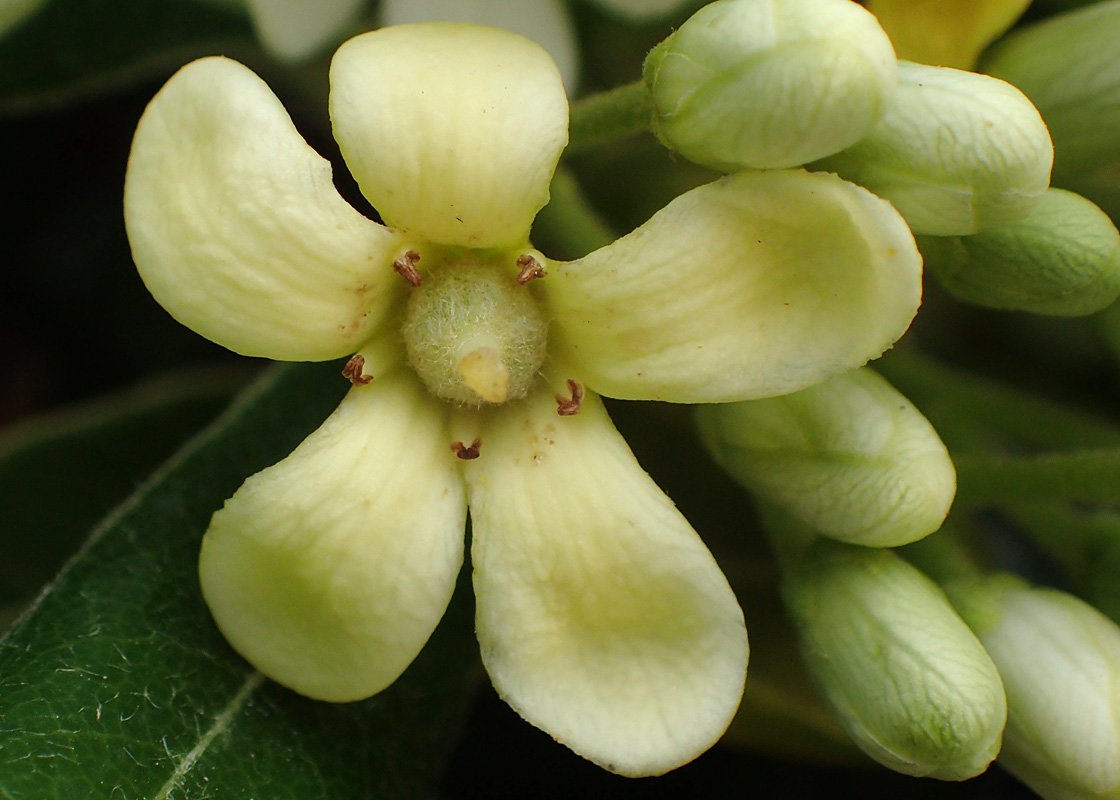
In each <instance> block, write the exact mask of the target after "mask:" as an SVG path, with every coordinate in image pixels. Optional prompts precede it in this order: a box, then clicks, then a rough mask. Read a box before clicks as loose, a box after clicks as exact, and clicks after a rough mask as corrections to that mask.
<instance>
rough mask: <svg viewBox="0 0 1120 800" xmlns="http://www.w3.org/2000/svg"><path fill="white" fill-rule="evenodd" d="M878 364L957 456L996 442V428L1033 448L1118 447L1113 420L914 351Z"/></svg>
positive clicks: (1119, 439)
mask: <svg viewBox="0 0 1120 800" xmlns="http://www.w3.org/2000/svg"><path fill="white" fill-rule="evenodd" d="M874 367H875V369H876V370H877V371H879V372H881V373H882V374H883V376H884V377H885V378H887V380H889V381H891V383H893V384H894V385H895V387H896V388H897V389H898V390H899V391H900V392H902V393H903V394H905V395H906V396H907V397H909V398H910V399H911V400H912V401H913V402H914V404H915V405H917V406H918V407H919V408H920V409H921V410H922V413H923V414H925V415H926V416H927V417H928V418H929V420H930V422H932V423H933V425H934V427H935V428H937V430H938V433H940V434H941V435H942V437H943V438H944V440H945V442H946V443H947V444H948V445H949V446H950V448H951V449H952V450H954V451H956V452H954V458H955V459H957V458H960V457H961V456H959V455H958V452H959V451H965V450H969V451H975V450H976V449H978V447H982V446H983V444H985V443H986V444H993V442H991V441H990V439H991V437H990V435H986V434H988V432H989V431H993V430H994V431H998V432H1000V433H1003V434H1005V435H1009V436H1011V437H1013V438H1015V439H1016V440H1017V441H1018V442H1019V443H1020V444H1022V445H1027V446H1032V447H1040V448H1053V449H1061V450H1069V449H1071V448H1086V449H1088V448H1101V447H1120V427H1118V426H1117V425H1116V424H1115V423H1112V422H1109V421H1106V420H1103V419H1099V418H1097V417H1094V416H1091V415H1089V414H1085V413H1082V412H1080V411H1076V410H1073V409H1071V408H1068V407H1067V406H1063V405H1059V404H1058V403H1054V402H1052V401H1049V400H1044V399H1042V398H1040V397H1036V396H1035V395H1032V394H1029V393H1027V392H1023V391H1019V390H1017V389H1012V388H1010V387H1008V386H1004V385H1002V384H999V383H996V382H995V381H991V380H989V379H987V378H984V377H981V376H978V375H975V374H973V373H969V372H965V371H963V370H957V369H953V368H950V367H946V366H944V365H943V364H940V363H938V362H937V361H935V360H933V359H931V358H929V357H927V356H923V355H921V354H919V353H917V352H915V351H914V350H912V349H910V350H895V351H893V352H892V353H890V355H888V356H887V357H885V358H884V359H883V360H881V361H878V362H876V363H875V364H874ZM985 439H988V440H989V441H988V442H984V440H985Z"/></svg>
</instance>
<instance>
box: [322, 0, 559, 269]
mask: <svg viewBox="0 0 1120 800" xmlns="http://www.w3.org/2000/svg"><path fill="white" fill-rule="evenodd" d="M330 107H331V121H332V123H333V124H334V134H335V138H336V139H337V140H338V143H339V145H340V146H341V148H342V153H343V156H344V157H345V158H346V163H347V164H348V165H349V166H350V169H351V171H352V172H353V173H354V176H355V177H356V178H357V180H358V185H359V186H360V187H361V189H362V192H363V193H364V194H365V196H366V197H367V198H369V200H370V202H371V203H373V205H374V207H376V208H377V210H378V211H379V212H380V213H381V215H382V218H383V219H384V220H385V222H386V223H387V224H389V225H393V226H394V227H397V228H403V229H405V230H409V231H411V232H413V233H415V234H416V235H418V236H420V237H423V238H425V239H428V240H431V241H433V242H438V243H440V244H449V245H458V246H465V247H476V248H491V247H517V246H521V245H524V244H525V242H526V241H527V240H528V236H529V226H530V225H531V224H532V221H533V217H535V216H536V213H537V211H539V210H540V209H541V207H542V206H544V204H545V203H547V202H548V184H549V181H550V180H551V178H552V172H553V170H554V169H555V168H556V162H557V160H558V159H559V157H560V151H561V150H563V149H564V145H565V144H567V141H568V138H567V137H568V134H567V128H568V101H567V99H566V97H565V95H564V86H563V83H562V82H561V79H560V74H559V72H557V70H556V65H555V64H553V63H552V60H551V59H550V58H549V57H548V54H547V53H546V52H545V51H544V50H543V49H541V47H540V46H539V45H537V44H534V43H533V42H530V41H529V40H528V39H524V38H522V37H520V36H518V35H516V34H513V33H509V32H508V31H503V30H498V29H497V28H483V27H480V26H476V25H470V24H466V23H452V22H432V23H427V24H423V25H400V26H397V27H393V28H383V29H381V30H378V31H372V32H370V33H365V34H362V35H361V36H357V37H355V38H353V39H351V40H350V41H348V42H347V43H346V44H344V45H342V47H341V48H339V50H338V52H337V53H336V54H335V57H334V61H333V62H332V63H331V97H330Z"/></svg>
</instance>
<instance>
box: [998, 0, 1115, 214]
mask: <svg viewBox="0 0 1120 800" xmlns="http://www.w3.org/2000/svg"><path fill="white" fill-rule="evenodd" d="M1118 42H1120V3H1117V2H1109V3H1096V4H1094V5H1091V6H1088V7H1087V8H1083V9H1078V10H1076V11H1071V12H1069V13H1066V14H1059V15H1057V16H1054V17H1050V18H1049V19H1047V20H1046V21H1044V22H1040V23H1038V24H1035V25H1031V26H1028V27H1025V28H1022V29H1020V30H1017V31H1015V32H1013V33H1011V34H1009V35H1008V36H1006V37H1004V38H1003V39H1002V40H1000V41H999V42H997V43H996V44H995V45H994V46H993V47H992V48H991V50H990V51H989V52H987V53H985V55H984V60H983V61H982V62H981V65H980V66H981V68H982V69H983V70H984V71H985V72H988V73H990V74H992V75H994V76H996V77H997V78H1002V79H1003V80H1005V81H1008V82H1009V83H1013V84H1015V85H1016V86H1017V87H1019V88H1020V89H1022V90H1023V93H1024V94H1026V95H1027V97H1029V98H1030V99H1031V102H1033V103H1034V104H1035V106H1037V107H1038V110H1039V111H1040V112H1042V116H1043V118H1045V120H1046V124H1047V125H1048V126H1050V135H1051V136H1052V137H1053V139H1054V144H1055V149H1054V181H1055V183H1057V184H1059V185H1061V186H1066V187H1067V188H1071V189H1076V190H1078V191H1083V190H1082V188H1081V186H1080V185H1079V181H1080V180H1082V179H1086V178H1089V177H1091V176H1093V175H1096V174H1102V173H1105V172H1109V171H1111V174H1112V181H1113V185H1114V186H1115V184H1116V171H1117V169H1118V168H1120V135H1118V134H1117V131H1120V47H1118V46H1117V43H1118ZM1118 194H1120V192H1118ZM1089 196H1090V197H1093V195H1092V194H1089ZM1094 199H1095V198H1094Z"/></svg>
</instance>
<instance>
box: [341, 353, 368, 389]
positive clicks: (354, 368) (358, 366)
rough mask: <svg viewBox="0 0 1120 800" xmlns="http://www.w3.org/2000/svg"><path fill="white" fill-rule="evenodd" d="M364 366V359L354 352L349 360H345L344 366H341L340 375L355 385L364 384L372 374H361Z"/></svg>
mask: <svg viewBox="0 0 1120 800" xmlns="http://www.w3.org/2000/svg"><path fill="white" fill-rule="evenodd" d="M365 368H366V360H365V359H364V358H362V357H361V356H360V355H358V354H357V353H355V354H354V355H352V356H350V360H349V361H347V362H346V366H345V367H343V368H342V377H344V378H346V380H348V381H350V383H352V384H354V385H355V386H365V385H366V384H367V383H369V382H370V381H372V380H373V376H372V375H363V374H362V371H363V370H364V369H365Z"/></svg>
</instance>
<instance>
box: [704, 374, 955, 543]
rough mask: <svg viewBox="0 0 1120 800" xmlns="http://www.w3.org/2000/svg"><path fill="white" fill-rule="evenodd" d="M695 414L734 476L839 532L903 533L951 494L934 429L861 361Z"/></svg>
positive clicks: (899, 536)
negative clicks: (802, 385) (789, 390)
mask: <svg viewBox="0 0 1120 800" xmlns="http://www.w3.org/2000/svg"><path fill="white" fill-rule="evenodd" d="M697 419H698V421H699V425H700V430H701V435H702V437H703V440H704V443H705V445H706V446H707V447H708V450H709V452H711V453H712V455H713V456H714V457H715V459H716V460H717V461H718V462H719V463H720V464H721V465H722V466H723V467H724V468H725V469H726V470H727V471H728V472H729V473H730V474H731V475H732V476H733V477H734V478H736V479H737V480H739V481H740V482H742V483H743V484H744V485H745V486H747V487H748V488H749V489H751V490H752V491H754V492H757V493H758V494H759V495H761V496H762V497H764V498H766V499H767V500H769V501H770V502H773V503H776V504H778V505H779V506H781V507H782V508H784V509H785V510H786V511H787V512H788V513H789V514H791V515H793V516H794V517H796V518H797V519H799V520H801V521H802V522H804V523H806V524H808V525H810V526H812V527H813V528H814V529H816V530H817V531H819V532H820V533H823V534H824V535H826V536H829V537H831V538H834V539H838V540H840V541H844V542H849V543H852V544H861V545H869V546H876V547H885V546H895V545H900V544H906V543H907V542H912V541H914V540H916V539H920V538H921V537H923V536H925V535H926V534H929V533H932V532H933V531H935V530H937V529H938V527H940V525H941V522H942V521H943V520H944V519H945V515H946V514H947V513H948V512H949V506H950V505H951V504H952V502H953V495H954V493H955V491H956V473H955V471H954V469H953V464H952V462H951V461H950V460H949V454H948V452H947V451H946V450H945V445H944V444H942V443H941V439H940V438H938V436H937V432H936V431H934V429H933V427H932V426H931V425H930V424H929V422H928V421H927V420H926V418H925V417H923V416H922V414H921V412H919V411H918V410H917V409H916V408H914V406H913V405H912V404H911V403H910V401H909V400H907V399H906V398H905V397H903V396H902V395H901V394H899V393H898V391H896V390H895V389H894V387H892V386H891V385H890V384H889V383H887V382H886V381H885V380H884V379H883V378H881V377H880V376H879V375H877V374H876V373H874V372H873V371H871V370H870V369H867V368H862V369H858V370H853V371H851V372H847V373H844V374H842V375H839V376H837V377H835V378H832V379H831V380H828V381H825V382H824V383H819V384H817V385H816V386H813V387H810V388H809V389H805V390H803V391H800V392H795V393H793V394H787V395H784V396H782V397H774V398H769V399H765V400H748V401H745V402H741V403H727V404H722V405H713V406H701V407H700V408H698V409H697Z"/></svg>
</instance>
